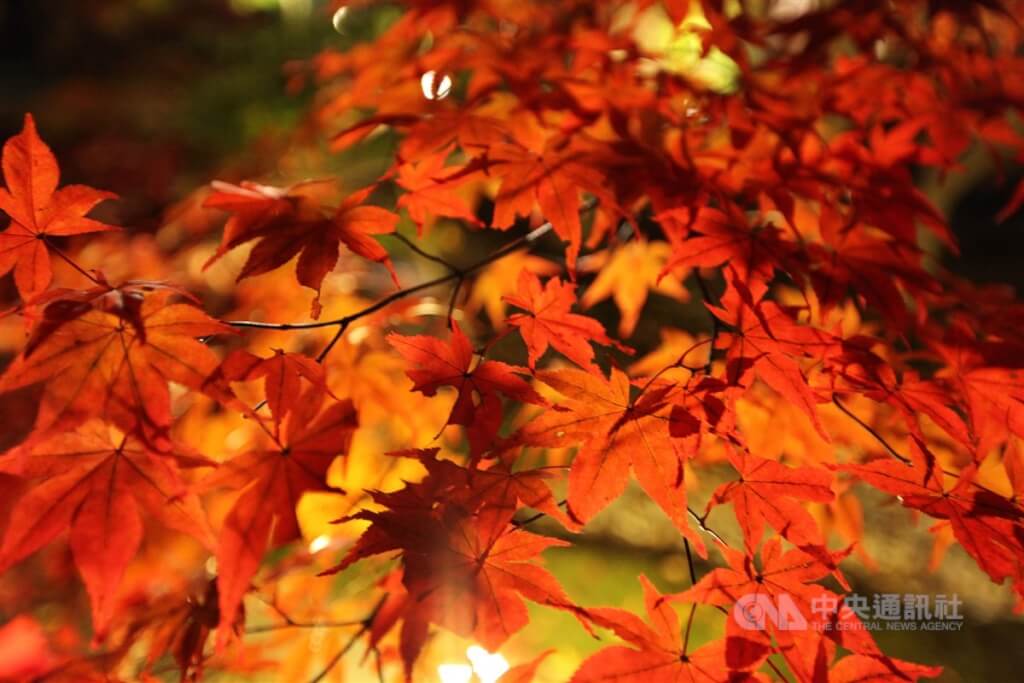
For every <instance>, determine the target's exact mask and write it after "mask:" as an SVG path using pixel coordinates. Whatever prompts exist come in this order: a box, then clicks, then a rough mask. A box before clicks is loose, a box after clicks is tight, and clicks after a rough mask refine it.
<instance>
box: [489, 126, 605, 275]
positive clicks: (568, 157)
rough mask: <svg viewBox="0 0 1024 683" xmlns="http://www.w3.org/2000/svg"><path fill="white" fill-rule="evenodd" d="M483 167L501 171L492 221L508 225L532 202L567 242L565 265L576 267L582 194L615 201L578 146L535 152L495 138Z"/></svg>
mask: <svg viewBox="0 0 1024 683" xmlns="http://www.w3.org/2000/svg"><path fill="white" fill-rule="evenodd" d="M487 169H488V171H489V172H491V171H493V172H494V174H495V175H498V176H500V177H501V187H500V188H499V189H498V196H497V198H496V199H495V205H494V220H493V221H492V222H493V225H494V227H496V228H500V229H506V228H510V227H512V224H513V223H514V222H515V218H516V216H529V215H530V214H531V213H532V212H533V208H534V206H540V210H541V213H542V214H543V215H544V217H545V218H546V219H547V220H549V221H550V222H551V225H552V227H553V228H554V230H555V233H556V234H557V235H558V236H559V237H561V238H562V240H563V241H565V242H568V243H569V247H568V250H567V251H566V265H567V266H568V267H569V272H574V271H575V269H576V257H577V256H578V255H579V252H580V245H581V243H582V240H583V226H582V224H581V222H580V194H581V193H582V192H589V193H591V194H594V195H597V196H600V197H602V199H604V200H605V204H607V205H608V206H613V205H614V202H612V201H611V199H610V198H609V197H608V193H607V192H606V190H605V189H604V187H605V184H604V178H603V177H602V175H601V172H600V171H598V170H597V168H596V167H595V166H594V165H592V164H590V163H588V162H587V159H586V157H585V156H584V155H583V154H581V153H580V152H577V151H573V150H569V151H553V150H545V151H544V152H543V153H541V154H538V153H535V152H532V151H530V150H528V149H526V148H525V147H521V146H519V145H512V144H504V143H499V144H494V145H492V146H491V147H490V148H489V150H488V152H487Z"/></svg>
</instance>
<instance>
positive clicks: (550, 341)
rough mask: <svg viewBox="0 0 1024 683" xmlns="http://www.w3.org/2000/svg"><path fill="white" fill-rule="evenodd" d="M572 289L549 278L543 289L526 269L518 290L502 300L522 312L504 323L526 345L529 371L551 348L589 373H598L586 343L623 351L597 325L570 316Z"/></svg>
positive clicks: (538, 280)
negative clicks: (516, 332)
mask: <svg viewBox="0 0 1024 683" xmlns="http://www.w3.org/2000/svg"><path fill="white" fill-rule="evenodd" d="M575 292H576V286H575V285H572V284H569V283H566V282H562V281H561V280H559V279H558V278H557V277H553V278H551V279H549V280H548V281H547V283H545V284H544V285H543V286H542V285H541V282H540V278H538V277H537V276H536V275H535V274H533V273H532V272H530V271H528V270H525V269H524V270H521V271H519V290H518V291H517V292H516V294H514V295H508V296H504V297H502V299H503V300H504V301H505V302H506V303H508V304H511V305H512V306H515V307H516V308H521V309H523V310H524V311H526V313H516V314H514V315H511V316H509V318H508V320H507V322H508V324H510V325H512V326H514V327H517V328H518V329H519V333H520V334H521V335H522V337H523V341H524V342H525V343H526V349H527V354H528V360H529V365H530V369H531V370H533V369H534V368H536V367H537V360H538V359H539V358H540V357H541V356H543V355H544V352H545V351H547V350H548V346H549V345H550V346H553V347H554V348H555V349H556V350H558V351H560V352H562V353H563V354H564V355H565V357H566V358H568V359H569V360H571V361H572V362H574V363H576V364H577V365H579V366H580V367H582V368H585V369H586V370H588V371H589V372H595V373H600V372H601V370H600V368H598V367H597V366H596V365H594V363H593V358H594V350H593V349H592V348H591V346H590V342H594V343H597V344H601V345H603V346H611V345H614V346H616V347H617V348H625V347H623V346H621V345H620V344H617V343H616V342H615V341H614V340H612V339H610V338H609V337H608V336H607V335H606V334H605V333H604V328H603V327H601V323H599V322H598V321H596V320H594V319H593V318H588V317H587V316H585V315H578V314H576V313H570V312H569V311H570V309H571V308H572V305H573V303H575V302H576V294H575Z"/></svg>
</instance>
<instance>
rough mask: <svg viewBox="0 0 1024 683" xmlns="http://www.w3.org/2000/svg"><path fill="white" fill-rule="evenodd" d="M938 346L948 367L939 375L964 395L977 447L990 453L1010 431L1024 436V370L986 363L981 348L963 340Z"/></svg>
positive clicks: (968, 421)
mask: <svg viewBox="0 0 1024 683" xmlns="http://www.w3.org/2000/svg"><path fill="white" fill-rule="evenodd" d="M937 346H938V349H939V353H940V354H941V355H942V357H943V358H944V360H946V362H947V364H948V367H946V368H943V369H941V370H940V371H939V372H937V373H936V376H937V377H939V378H941V379H943V380H945V381H946V382H949V383H950V385H951V386H952V387H953V388H954V389H956V390H958V391H959V393H960V394H961V396H962V397H963V409H964V412H965V413H966V418H967V424H968V427H969V428H970V432H971V436H972V437H973V439H975V440H976V442H977V445H976V449H977V451H978V452H980V453H987V452H988V451H990V450H991V449H992V448H993V447H994V446H995V445H996V444H998V443H1000V442H1001V441H1003V440H1005V438H1006V435H1007V434H1008V433H1009V434H1015V435H1017V436H1018V437H1021V438H1024V389H1022V388H1021V387H1022V386H1024V371H1022V370H1021V369H1020V368H1015V367H1005V366H1003V367H1001V366H1002V365H1003V363H986V362H985V360H984V359H983V357H982V356H981V354H980V353H979V352H977V351H974V350H972V349H970V347H967V346H965V345H962V344H957V345H952V346H946V345H943V344H940V345H937Z"/></svg>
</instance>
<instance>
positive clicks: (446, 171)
mask: <svg viewBox="0 0 1024 683" xmlns="http://www.w3.org/2000/svg"><path fill="white" fill-rule="evenodd" d="M450 152H451V150H442V151H441V152H438V153H436V154H432V155H430V156H427V157H425V158H422V159H421V160H419V161H418V162H417V163H407V164H402V165H401V166H399V167H398V178H397V180H398V184H399V185H401V186H402V188H403V189H405V190H406V192H405V193H404V194H403V195H402V196H401V197H399V198H398V204H397V205H398V207H399V208H404V209H405V210H406V211H408V212H409V217H410V218H411V219H412V221H413V222H414V223H415V224H416V232H417V234H419V235H422V234H424V232H426V231H427V229H428V228H429V227H430V226H431V225H433V222H434V219H435V218H436V217H437V216H446V217H449V218H458V219H459V220H463V221H466V222H467V223H469V224H470V225H474V226H480V225H482V224H481V223H480V220H479V219H477V217H476V216H475V215H474V214H473V211H472V209H470V207H469V204H468V203H467V202H466V199H465V198H464V197H463V195H462V194H460V193H459V192H458V190H459V188H460V186H461V185H462V184H463V183H465V182H466V181H467V180H471V179H472V177H473V176H472V175H469V176H466V175H462V176H460V177H459V180H458V181H457V182H456V181H449V180H448V179H447V176H450V175H453V174H456V173H458V171H459V169H458V168H447V167H445V165H444V162H445V158H446V157H447V155H448V154H449V153H450Z"/></svg>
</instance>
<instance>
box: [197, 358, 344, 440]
mask: <svg viewBox="0 0 1024 683" xmlns="http://www.w3.org/2000/svg"><path fill="white" fill-rule="evenodd" d="M217 372H218V373H219V375H220V376H222V377H223V378H224V379H225V380H227V381H234V382H238V381H250V380H254V379H259V378H262V379H263V390H264V394H265V395H266V397H267V405H268V406H269V407H270V412H271V414H272V415H273V416H274V423H275V429H277V428H279V427H280V424H281V421H282V420H284V418H285V416H286V415H287V414H288V412H289V411H291V409H292V407H293V406H294V405H295V404H296V402H297V401H298V399H299V396H300V395H301V393H302V384H301V381H300V380H301V379H305V380H306V381H307V382H309V384H311V385H312V386H314V387H317V388H319V389H320V390H322V391H325V392H327V391H328V389H327V384H326V380H325V378H324V367H323V366H322V365H320V364H319V363H317V362H316V361H314V360H313V359H312V358H310V357H309V356H303V355H301V354H297V353H285V352H284V351H282V350H281V349H274V355H273V356H271V357H270V358H261V357H259V356H256V355H254V354H251V353H249V352H248V351H242V350H238V351H232V352H231V353H230V354H228V357H227V358H225V359H224V362H223V363H221V365H220V367H219V368H218V371H217Z"/></svg>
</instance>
